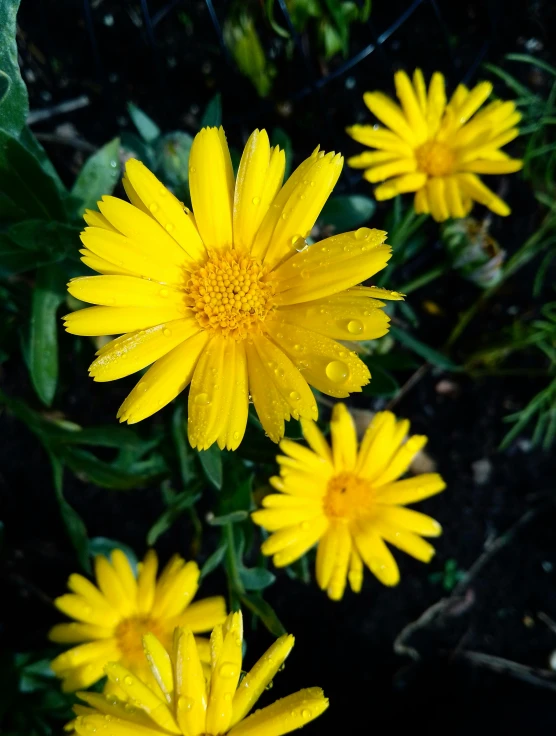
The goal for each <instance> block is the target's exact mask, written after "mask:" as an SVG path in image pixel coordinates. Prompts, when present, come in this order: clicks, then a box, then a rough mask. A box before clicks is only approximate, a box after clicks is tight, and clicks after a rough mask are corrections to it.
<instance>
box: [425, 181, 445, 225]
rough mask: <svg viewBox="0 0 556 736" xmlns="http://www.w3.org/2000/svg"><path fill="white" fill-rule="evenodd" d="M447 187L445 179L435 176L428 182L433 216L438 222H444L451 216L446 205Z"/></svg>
mask: <svg viewBox="0 0 556 736" xmlns="http://www.w3.org/2000/svg"><path fill="white" fill-rule="evenodd" d="M445 190H446V185H445V182H444V179H443V178H441V177H439V176H433V177H431V178H430V179H429V180H428V181H427V194H428V198H429V203H430V208H431V215H432V216H433V217H434V219H435V220H436V222H443V221H444V220H447V219H448V217H449V216H450V213H449V211H448V205H447V203H446V191H445Z"/></svg>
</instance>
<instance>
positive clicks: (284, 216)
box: [282, 212, 288, 220]
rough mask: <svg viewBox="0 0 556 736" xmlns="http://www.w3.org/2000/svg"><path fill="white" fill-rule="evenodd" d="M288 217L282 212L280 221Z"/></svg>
mask: <svg viewBox="0 0 556 736" xmlns="http://www.w3.org/2000/svg"><path fill="white" fill-rule="evenodd" d="M287 217H288V215H287V213H286V212H282V220H286V219H287Z"/></svg>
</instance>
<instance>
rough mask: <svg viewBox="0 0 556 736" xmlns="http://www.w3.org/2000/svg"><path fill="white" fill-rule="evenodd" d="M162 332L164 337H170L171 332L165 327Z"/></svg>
mask: <svg viewBox="0 0 556 736" xmlns="http://www.w3.org/2000/svg"><path fill="white" fill-rule="evenodd" d="M162 332H163V334H164V337H170V335H171V334H172V330H169V329H168V328H167V327H165V328H164V329H163V330H162Z"/></svg>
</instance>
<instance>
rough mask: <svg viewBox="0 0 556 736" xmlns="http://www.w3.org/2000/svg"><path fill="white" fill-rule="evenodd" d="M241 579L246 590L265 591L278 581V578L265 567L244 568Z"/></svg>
mask: <svg viewBox="0 0 556 736" xmlns="http://www.w3.org/2000/svg"><path fill="white" fill-rule="evenodd" d="M239 577H240V579H241V582H242V583H243V587H244V588H245V590H264V588H268V586H269V585H272V583H273V582H274V581H275V580H276V576H275V575H273V574H272V573H271V572H270V570H266V569H265V568H264V567H253V568H247V567H242V568H240V570H239Z"/></svg>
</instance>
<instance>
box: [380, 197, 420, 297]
mask: <svg viewBox="0 0 556 736" xmlns="http://www.w3.org/2000/svg"><path fill="white" fill-rule="evenodd" d="M427 217H428V215H417V214H416V212H415V209H414V207H413V205H410V206H409V207H408V209H407V211H406V213H405V215H404V216H403V217H402V219H401V221H400V223H399V224H398V225H397V226H396V227H394V228H393V230H392V231H391V232H390V233H388V238H387V240H388V244H389V245H390V246H391V248H392V260H391V261H390V264H389V266H388V268H386V269H385V270H384V271H383V272H382V274H381V275H380V276H379V278H378V280H377V284H378V286H384V284H385V283H386V282H387V281H388V279H389V278H390V274H391V271H392V266H394V265H397V264H398V263H400V262H401V261H402V260H403V255H404V250H405V245H406V244H407V242H408V240H409V238H410V237H411V236H412V235H413V233H414V232H415V231H416V230H418V229H419V228H420V227H421V225H422V224H423V223H424V222H425V220H426V219H427Z"/></svg>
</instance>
